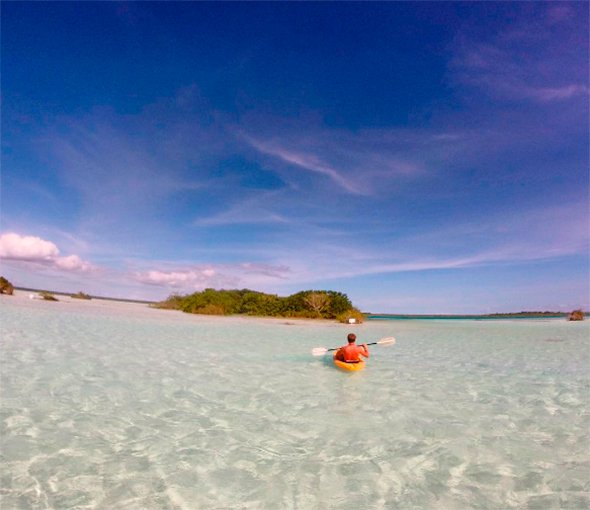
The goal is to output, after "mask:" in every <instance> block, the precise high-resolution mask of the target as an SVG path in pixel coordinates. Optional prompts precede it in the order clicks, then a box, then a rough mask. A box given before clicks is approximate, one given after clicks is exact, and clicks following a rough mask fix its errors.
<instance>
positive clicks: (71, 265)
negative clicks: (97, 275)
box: [0, 232, 97, 272]
mask: <svg viewBox="0 0 590 510" xmlns="http://www.w3.org/2000/svg"><path fill="white" fill-rule="evenodd" d="M0 258H3V259H6V260H13V261H21V262H34V263H38V264H43V265H45V266H47V267H50V268H54V269H60V270H64V271H74V272H88V271H92V270H95V269H97V268H96V266H94V265H93V264H91V263H90V262H87V261H85V260H82V259H81V258H80V257H79V256H78V255H67V256H60V252H59V248H58V247H57V246H56V245H55V244H54V243H52V242H51V241H46V240H44V239H41V238H40V237H36V236H21V235H19V234H16V233H14V232H8V233H5V234H2V235H0Z"/></svg>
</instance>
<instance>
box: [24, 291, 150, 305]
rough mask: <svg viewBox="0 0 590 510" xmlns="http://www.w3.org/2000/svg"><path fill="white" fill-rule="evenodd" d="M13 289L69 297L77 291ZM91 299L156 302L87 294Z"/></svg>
mask: <svg viewBox="0 0 590 510" xmlns="http://www.w3.org/2000/svg"><path fill="white" fill-rule="evenodd" d="M14 290H20V291H23V292H49V294H55V295H57V296H68V297H71V296H73V295H75V294H77V292H62V291H58V290H46V289H29V288H26V287H15V288H14ZM88 295H89V296H90V298H91V299H102V300H104V301H121V302H122V303H138V304H142V305H153V304H155V303H157V301H145V300H142V299H126V298H116V297H106V296H93V295H92V294H88Z"/></svg>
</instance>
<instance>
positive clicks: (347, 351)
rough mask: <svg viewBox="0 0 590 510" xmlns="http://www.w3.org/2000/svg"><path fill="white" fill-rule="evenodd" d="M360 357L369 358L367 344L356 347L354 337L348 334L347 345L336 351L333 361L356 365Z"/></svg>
mask: <svg viewBox="0 0 590 510" xmlns="http://www.w3.org/2000/svg"><path fill="white" fill-rule="evenodd" d="M361 356H364V357H365V358H368V357H369V349H368V348H367V344H362V345H356V335H355V334H354V333H350V334H349V335H348V345H343V346H342V347H340V349H338V350H337V351H336V354H335V355H334V359H337V360H340V361H344V362H345V363H358V362H359V361H361Z"/></svg>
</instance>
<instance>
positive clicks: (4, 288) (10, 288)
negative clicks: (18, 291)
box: [0, 276, 14, 296]
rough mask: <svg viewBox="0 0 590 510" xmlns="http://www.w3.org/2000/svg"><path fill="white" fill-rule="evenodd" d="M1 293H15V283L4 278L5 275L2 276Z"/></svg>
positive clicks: (0, 279) (0, 280) (0, 282)
mask: <svg viewBox="0 0 590 510" xmlns="http://www.w3.org/2000/svg"><path fill="white" fill-rule="evenodd" d="M0 294H7V295H9V296H12V295H13V294H14V285H12V283H10V282H9V281H8V280H7V279H6V278H4V276H0Z"/></svg>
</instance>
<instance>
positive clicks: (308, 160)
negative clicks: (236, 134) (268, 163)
mask: <svg viewBox="0 0 590 510" xmlns="http://www.w3.org/2000/svg"><path fill="white" fill-rule="evenodd" d="M247 140H248V141H249V142H250V143H251V144H252V146H253V147H254V148H256V149H257V150H259V151H260V152H262V153H263V154H268V155H271V156H276V157H277V158H279V159H281V160H282V161H284V162H286V163H289V164H291V165H294V166H296V167H299V168H303V169H305V170H308V171H311V172H315V173H318V174H322V175H325V176H326V177H328V178H330V179H331V180H332V181H333V182H334V183H335V184H336V185H338V186H339V187H341V188H342V189H344V190H346V191H348V192H349V193H353V194H359V195H363V194H366V193H365V192H363V190H362V189H360V188H359V187H358V186H357V185H355V183H353V182H352V181H350V180H348V179H346V178H345V177H344V176H342V175H341V174H340V173H339V172H338V171H337V170H335V169H334V168H332V167H330V166H329V165H327V164H325V163H323V162H322V161H320V160H319V158H318V157H317V156H314V155H313V154H305V153H297V152H293V151H289V150H286V149H284V148H282V147H279V146H276V145H273V144H271V143H265V142H260V141H257V140H254V139H253V138H247Z"/></svg>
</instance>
